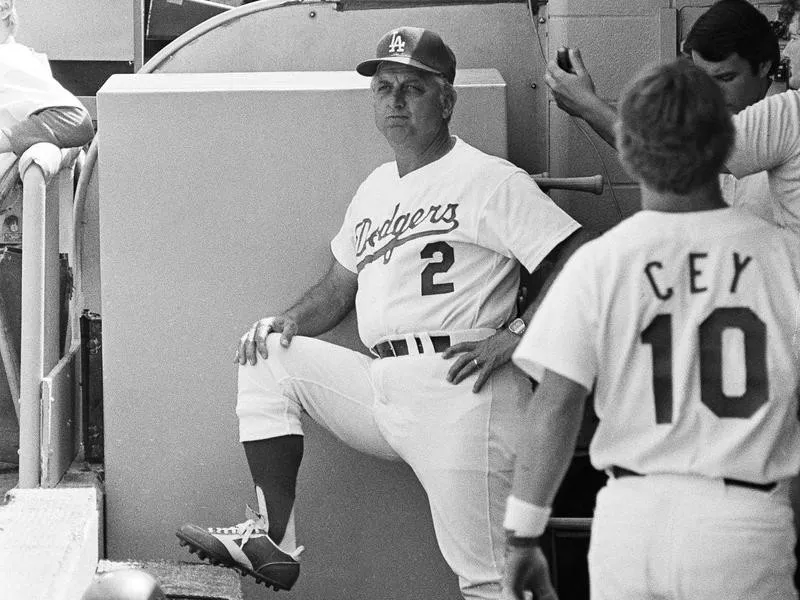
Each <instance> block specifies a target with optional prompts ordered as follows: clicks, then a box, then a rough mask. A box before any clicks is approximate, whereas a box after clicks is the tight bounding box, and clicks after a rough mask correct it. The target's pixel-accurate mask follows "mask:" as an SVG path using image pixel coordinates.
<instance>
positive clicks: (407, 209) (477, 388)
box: [178, 27, 581, 599]
mask: <svg viewBox="0 0 800 600" xmlns="http://www.w3.org/2000/svg"><path fill="white" fill-rule="evenodd" d="M376 56H377V58H374V59H370V60H366V61H364V62H362V63H360V64H359V65H358V67H357V71H358V72H359V73H360V74H362V75H365V76H368V77H371V78H372V85H371V88H372V94H373V104H374V111H375V122H376V125H377V127H378V129H379V131H380V132H381V133H382V134H383V135H384V137H385V138H386V140H387V142H388V143H389V145H390V146H391V147H392V149H393V150H394V153H395V158H396V160H395V161H394V162H391V163H387V164H384V165H382V166H380V167H378V168H377V169H376V170H375V171H374V172H373V173H372V174H371V175H370V176H369V177H368V178H367V179H366V180H365V181H364V182H363V184H362V185H361V186H360V187H359V189H358V191H357V192H356V194H355V196H354V197H353V200H352V202H351V204H350V206H349V208H348V209H347V213H346V214H345V216H344V222H343V224H342V227H341V229H340V231H339V233H338V234H337V235H336V237H335V238H334V239H333V241H332V242H331V251H332V260H331V265H330V268H329V270H328V272H327V274H326V275H325V276H324V277H323V278H322V280H321V281H320V282H319V283H318V284H317V285H315V286H314V287H313V288H311V289H310V290H309V291H308V292H307V293H306V294H305V295H304V296H303V297H302V299H301V300H300V301H299V302H297V303H296V304H294V305H293V306H292V307H291V308H289V309H288V310H286V311H285V312H284V313H282V314H280V315H277V316H274V317H270V318H265V319H261V320H260V321H258V322H257V323H255V324H254V325H253V326H252V327H251V328H250V329H249V331H247V332H246V333H245V334H244V335H243V336H242V338H241V340H240V343H239V348H238V358H237V360H238V363H239V365H240V367H239V391H238V402H237V406H236V412H237V415H238V417H239V423H240V440H241V441H242V442H243V444H244V449H245V454H246V456H247V460H248V464H249V466H250V470H251V473H252V475H253V480H254V482H255V486H256V496H257V499H258V514H253V515H251V517H252V518H250V519H248V520H247V521H246V522H245V523H242V524H240V525H237V526H234V527H231V528H211V529H203V528H200V527H196V526H194V525H186V526H184V527H182V528H181V529H180V531H179V532H178V537H179V538H180V539H181V540H182V541H183V542H184V543H186V544H188V545H189V547H190V549H192V550H194V551H198V552H199V553H200V556H204V557H208V558H209V559H210V560H211V561H212V562H219V563H221V564H224V565H227V566H232V567H235V568H238V569H240V570H242V571H243V572H245V573H248V574H250V575H252V576H253V577H255V578H256V579H257V580H258V581H261V582H263V583H265V584H267V585H273V586H275V587H277V588H283V589H289V588H291V586H292V584H293V583H294V582H295V580H296V579H297V576H298V573H299V567H298V564H297V562H296V555H295V554H293V552H292V551H291V549H290V548H287V545H291V544H290V543H287V542H286V541H285V540H284V536H285V535H286V532H287V526H289V523H290V519H291V515H292V505H293V501H294V493H295V482H296V478H297V471H298V467H299V465H300V459H301V457H302V453H303V437H302V435H303V431H302V429H301V424H300V414H301V413H302V412H306V413H308V414H309V415H310V416H311V417H312V418H314V419H315V420H316V421H317V422H319V423H320V424H322V425H323V426H324V427H326V428H327V429H329V430H330V431H331V432H332V433H333V434H334V435H335V436H337V437H338V438H339V439H341V440H342V441H344V442H345V443H347V444H349V445H350V446H352V447H353V448H356V449H358V450H361V451H363V452H367V453H370V454H372V455H375V456H379V457H383V458H386V459H390V460H403V461H406V462H407V463H408V464H409V465H410V466H411V467H412V468H413V470H414V472H415V473H416V475H417V476H418V477H419V480H420V482H421V483H422V485H423V487H424V488H425V491H426V492H427V495H428V498H429V500H430V506H431V513H432V516H433V523H434V528H435V531H436V536H437V539H438V542H439V547H440V548H441V551H442V554H443V556H444V558H445V559H446V560H447V562H448V564H449V565H450V567H451V568H452V570H453V571H454V572H455V573H456V575H457V576H458V578H459V582H460V586H461V590H462V593H463V596H464V597H465V598H482V599H489V598H499V597H500V582H501V576H502V564H503V552H504V541H505V538H504V532H503V529H502V514H503V507H504V502H505V498H506V496H507V495H508V492H509V491H510V485H511V479H510V477H511V472H512V462H513V440H512V437H513V432H514V431H515V423H516V421H517V420H518V419H519V418H520V417H521V415H522V411H523V410H524V408H525V407H526V406H527V404H528V401H529V400H530V396H531V384H530V381H529V380H528V379H527V378H526V377H525V375H524V374H523V373H522V372H521V371H520V370H519V369H517V368H516V367H514V366H513V365H512V364H511V363H510V358H511V354H512V352H513V350H514V348H515V347H516V345H517V343H518V342H519V340H520V336H521V334H522V331H523V330H524V328H525V324H526V323H527V322H528V320H529V319H530V317H531V315H532V314H533V311H534V310H535V305H536V302H535V301H534V302H533V304H531V306H530V307H529V308H527V309H526V311H525V312H524V314H522V315H518V314H517V312H516V298H517V292H518V288H519V283H520V280H519V270H520V269H519V265H520V264H522V265H523V266H524V267H525V269H527V270H528V271H531V272H532V271H533V270H535V269H536V268H537V266H538V265H539V264H540V263H541V262H542V261H543V260H544V259H545V258H546V257H548V256H549V257H550V258H551V259H553V260H555V262H556V265H557V266H556V270H558V268H560V262H563V261H564V260H565V259H566V257H567V256H568V255H569V254H570V253H571V252H572V251H573V250H574V249H575V248H576V247H577V246H578V245H579V244H580V239H579V238H580V237H581V234H580V233H579V229H580V227H579V225H578V224H577V223H576V222H575V221H573V220H572V219H571V218H570V217H569V216H568V215H567V214H565V213H564V212H563V211H561V210H560V209H559V208H558V207H557V206H556V205H555V204H554V203H553V202H552V201H551V200H550V199H549V198H548V197H547V196H546V195H544V194H543V193H542V192H541V190H539V188H538V187H537V186H536V185H535V183H534V182H533V181H532V180H531V178H530V177H529V176H528V174H527V173H525V172H524V171H523V170H521V169H519V168H517V167H515V166H514V165H512V164H510V163H509V162H507V161H505V160H502V159H499V158H496V157H493V156H489V155H486V154H484V153H482V152H480V151H479V150H477V149H475V148H473V147H472V146H470V145H469V144H467V143H466V142H464V141H463V140H461V139H459V138H457V137H454V136H452V135H451V134H450V132H449V126H448V123H449V121H450V116H451V115H452V113H453V110H454V107H455V103H456V92H455V90H454V88H453V80H454V78H455V72H456V60H455V56H454V55H453V53H452V51H451V50H450V48H449V47H448V46H447V45H445V43H444V42H443V41H442V39H441V38H440V37H439V36H438V35H436V34H435V33H433V32H431V31H427V30H423V29H419V28H413V27H400V28H397V29H394V30H392V31H390V32H388V33H387V34H386V35H384V36H383V37H382V38H381V40H380V42H379V43H378V48H377V55H376ZM352 308H355V310H356V314H357V317H358V327H359V334H360V337H361V339H362V341H363V342H364V344H365V346H366V347H367V348H369V349H371V351H372V354H373V355H374V357H368V356H365V355H363V354H360V353H357V352H353V351H350V350H347V349H344V348H340V347H337V346H334V345H331V344H329V343H325V342H322V341H319V340H316V339H313V337H314V336H317V335H319V334H321V333H323V332H325V331H327V330H329V329H331V328H332V327H334V326H335V325H336V324H337V323H339V322H340V321H341V320H342V319H343V318H344V317H345V316H346V315H347V314H348V312H349V311H350V310H351V309H352ZM291 529H292V528H291V526H289V530H290V531H291ZM279 546H281V547H283V550H282V549H280V548H279Z"/></svg>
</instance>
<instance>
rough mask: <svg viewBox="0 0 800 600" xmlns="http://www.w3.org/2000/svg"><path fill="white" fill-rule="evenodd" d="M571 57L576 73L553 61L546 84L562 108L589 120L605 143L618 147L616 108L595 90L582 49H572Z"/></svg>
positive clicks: (546, 71)
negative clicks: (615, 132) (616, 142)
mask: <svg viewBox="0 0 800 600" xmlns="http://www.w3.org/2000/svg"><path fill="white" fill-rule="evenodd" d="M569 57H570V61H571V62H572V68H573V71H574V73H569V72H567V71H564V70H563V69H562V68H561V67H559V66H558V64H557V63H556V61H554V60H551V61H550V62H549V63H547V69H546V70H545V74H544V80H545V83H547V85H548V86H550V90H551V91H552V93H553V98H554V99H555V101H556V104H557V105H558V107H559V108H560V109H561V110H563V111H564V112H566V113H568V114H570V115H573V116H576V117H580V118H581V119H583V120H584V121H586V122H587V123H588V124H589V126H590V127H591V128H592V129H594V130H595V131H596V132H597V134H598V135H599V136H600V137H601V138H603V140H605V142H606V143H608V144H609V145H610V146H611V147H612V148H613V147H616V144H615V138H614V124H615V123H616V121H617V111H616V110H614V108H613V107H612V106H611V105H610V104H608V103H607V102H605V101H604V100H602V99H601V98H600V96H598V95H597V93H596V92H595V87H594V81H593V80H592V76H591V75H590V74H589V71H588V70H587V69H586V66H585V65H584V64H583V58H581V52H580V50H578V49H577V48H570V50H569Z"/></svg>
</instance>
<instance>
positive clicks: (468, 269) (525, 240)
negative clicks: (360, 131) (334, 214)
mask: <svg viewBox="0 0 800 600" xmlns="http://www.w3.org/2000/svg"><path fill="white" fill-rule="evenodd" d="M579 227H580V226H579V225H578V223H577V222H575V221H574V220H573V219H572V218H570V217H569V216H568V215H567V214H566V213H565V212H564V211H562V210H561V209H560V208H558V206H556V204H555V203H554V202H553V201H552V200H551V199H550V198H548V197H547V196H546V195H545V194H544V193H543V192H542V191H541V190H540V189H539V187H538V186H537V185H536V184H535V183H534V181H533V180H532V179H531V177H530V176H529V175H528V174H527V173H525V171H523V170H522V169H520V168H518V167H515V166H514V165H512V164H511V163H509V162H508V161H505V160H503V159H501V158H497V157H495V156H490V155H488V154H484V153H483V152H481V151H479V150H477V149H476V148H473V147H472V146H470V145H469V144H467V143H465V142H464V141H462V140H460V139H458V138H456V142H455V146H454V147H453V148H452V149H451V150H450V152H448V153H447V154H446V155H445V156H444V157H442V158H440V159H439V160H437V161H434V162H433V163H431V164H429V165H426V166H424V167H422V168H420V169H417V170H415V171H412V172H411V173H408V174H407V175H405V176H404V177H402V178H401V177H399V176H398V172H397V165H396V163H394V162H391V163H386V164H384V165H382V166H380V167H378V168H377V169H376V170H375V171H373V172H372V174H371V175H370V176H369V177H368V178H367V179H366V180H365V181H364V183H363V184H362V185H361V186H360V187H359V189H358V192H357V193H356V195H355V197H354V198H353V200H352V202H351V204H350V206H349V208H348V210H347V214H346V216H345V219H344V223H343V224H342V227H341V229H340V231H339V233H338V234H337V235H336V237H335V238H334V239H333V241H332V242H331V249H332V251H333V254H334V256H335V257H336V260H338V261H339V262H340V263H341V264H342V265H343V266H344V267H345V268H347V269H349V270H350V271H352V272H354V273H358V294H357V297H356V311H357V314H358V325H359V333H360V336H361V339H362V341H363V342H364V344H366V345H367V347H371V346H373V345H374V344H375V343H376V342H378V341H379V340H381V339H382V338H387V337H395V336H398V335H402V334H406V333H413V332H433V331H453V330H469V329H479V328H489V329H497V328H499V327H501V326H502V325H503V324H505V323H506V322H507V321H508V320H509V319H510V318H512V317H513V316H514V311H515V301H516V297H517V290H518V287H519V268H518V267H519V263H522V264H523V265H524V266H525V268H526V269H528V270H529V271H533V270H534V269H535V268H536V267H537V266H538V264H539V263H540V262H541V260H542V259H543V258H544V257H545V256H547V254H548V253H549V252H550V251H551V250H552V249H553V248H555V247H556V246H557V245H558V244H559V243H560V242H561V241H563V240H564V239H565V238H567V237H568V236H569V235H570V234H571V233H572V232H574V231H575V230H577V229H578V228H579Z"/></svg>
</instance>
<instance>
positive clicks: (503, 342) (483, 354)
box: [442, 329, 520, 393]
mask: <svg viewBox="0 0 800 600" xmlns="http://www.w3.org/2000/svg"><path fill="white" fill-rule="evenodd" d="M519 340H520V338H519V336H517V335H514V334H513V333H511V332H510V331H508V330H507V329H500V330H498V332H497V333H495V334H494V335H492V336H490V337H488V338H486V339H484V340H481V341H479V342H461V343H460V344H453V345H452V346H450V347H449V348H448V349H447V350H445V351H444V352H443V353H442V357H443V358H445V359H447V358H452V357H453V356H456V355H458V354H460V355H461V356H459V357H458V358H457V359H456V360H455V361H454V362H453V364H452V365H451V366H450V370H448V371H447V381H449V382H450V383H452V384H457V383H461V382H462V381H463V380H464V379H466V378H467V377H469V376H470V375H472V374H473V373H475V372H477V373H478V378H477V379H476V380H475V385H473V386H472V391H473V392H475V393H477V392H479V391H480V390H481V388H482V387H483V384H485V383H486V382H487V381H488V380H489V377H490V376H491V375H492V373H493V372H494V371H495V370H496V369H499V368H500V367H502V366H503V365H504V364H506V363H507V362H508V361H509V360H511V355H512V354H513V353H514V349H515V348H516V347H517V344H519Z"/></svg>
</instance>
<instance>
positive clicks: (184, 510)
mask: <svg viewBox="0 0 800 600" xmlns="http://www.w3.org/2000/svg"><path fill="white" fill-rule="evenodd" d="M368 85H369V80H368V79H366V78H363V77H360V76H358V75H356V74H355V73H353V72H344V73H343V72H326V73H249V74H248V73H231V74H214V75H212V74H161V75H130V76H120V75H118V76H115V77H113V78H112V79H111V80H109V82H108V83H107V84H106V85H105V86H104V87H103V88H102V89H101V90H100V93H99V94H98V113H99V118H100V120H101V122H102V124H103V129H102V143H103V147H102V151H101V152H100V158H99V161H100V170H99V173H100V189H101V190H102V203H101V205H100V237H101V239H102V242H103V243H102V247H101V254H100V262H101V273H102V278H103V303H102V313H103V343H104V347H103V362H104V384H105V414H106V430H105V436H106V449H105V457H106V494H107V495H106V518H107V523H106V526H107V551H108V554H109V557H110V558H113V559H123V558H137V559H159V558H163V559H175V558H179V559H188V558H189V554H188V553H187V552H186V550H185V549H183V548H180V547H179V546H178V544H177V540H176V538H175V537H174V531H175V529H176V527H177V526H178V525H180V524H181V523H182V522H184V521H187V520H188V521H193V522H196V523H200V524H209V525H231V524H234V523H237V522H240V521H242V520H243V511H244V505H245V502H248V501H249V502H251V503H252V502H253V494H252V487H251V486H252V483H251V480H250V476H249V472H248V470H247V467H246V462H245V459H244V454H243V452H242V450H241V447H240V445H239V444H238V441H237V422H236V417H235V415H234V412H233V408H234V402H235V378H236V368H235V367H234V365H233V357H234V350H235V346H236V343H237V341H238V339H239V336H240V335H241V333H242V332H243V330H244V329H245V328H246V327H247V326H249V324H250V323H252V322H253V321H255V320H256V319H258V318H260V317H262V316H266V315H270V314H273V313H275V312H277V311H279V310H281V309H282V308H285V307H286V306H287V304H289V303H290V302H292V301H293V300H295V299H296V298H297V296H298V295H299V294H300V293H301V292H302V291H303V290H304V289H306V288H307V287H308V286H309V285H310V284H312V283H313V282H314V281H316V280H317V279H318V278H319V277H320V276H321V275H322V273H323V272H324V270H325V269H326V268H327V260H328V255H329V254H328V253H329V250H328V242H329V240H330V238H331V237H332V236H333V234H334V233H335V232H336V231H337V230H338V228H339V226H340V224H341V219H342V216H343V213H344V209H345V207H346V205H347V203H348V202H349V200H350V197H351V196H352V194H353V193H354V191H355V190H356V188H357V186H358V184H359V183H360V182H361V181H362V180H363V178H364V177H365V176H366V175H367V174H368V173H369V172H370V171H371V170H372V169H373V168H374V167H375V166H377V165H378V164H380V163H381V162H384V161H386V160H389V159H390V158H391V154H390V151H389V148H388V146H387V145H386V143H385V141H384V140H383V138H382V137H381V135H380V133H379V132H378V131H377V130H376V129H375V126H374V123H373V116H372V108H371V99H370V93H369V90H368ZM456 88H457V90H458V94H459V100H458V105H457V107H456V113H455V116H454V120H453V130H454V132H456V133H457V134H458V135H460V136H462V137H463V138H464V139H466V140H467V141H469V142H471V143H473V144H475V145H477V146H478V147H480V148H482V149H484V150H486V151H487V152H490V153H493V154H498V155H505V153H506V147H507V138H506V129H505V124H506V113H505V105H506V97H505V85H504V83H503V80H502V78H501V77H500V75H499V73H498V72H497V71H495V70H463V71H461V72H460V73H459V76H458V77H457V79H456ZM352 325H353V324H352V322H350V323H349V324H347V326H345V327H344V328H342V329H341V330H340V331H338V332H336V334H335V335H334V336H332V337H333V338H334V339H335V340H336V341H338V342H339V343H343V344H345V345H355V346H357V345H358V344H357V342H356V341H355V338H354V336H353V334H352ZM307 433H308V434H309V435H308V436H307V441H306V444H307V451H306V456H305V460H304V465H303V468H302V470H301V480H300V484H299V490H298V498H299V499H298V503H297V537H298V541H299V542H300V543H302V544H305V545H306V546H307V547H308V548H309V550H308V554H307V557H306V559H305V560H304V562H303V567H302V569H303V574H302V576H301V579H300V581H299V582H298V584H297V586H296V588H295V590H294V591H293V592H291V593H290V594H284V596H285V597H287V598H298V599H300V598H303V599H312V598H313V599H318V598H325V599H326V600H336V599H341V600H357V599H361V598H363V599H364V600H403V599H408V600H412V599H414V600H417V599H419V598H431V599H444V598H456V597H458V589H457V584H456V581H455V578H454V576H453V575H452V574H451V573H450V572H449V570H448V569H447V567H446V565H445V564H444V562H443V560H442V558H441V556H440V555H439V552H438V549H437V547H436V545H435V541H434V537H433V532H432V526H431V524H430V517H429V515H428V508H427V502H426V499H425V497H424V494H423V492H422V490H421V488H420V487H419V485H418V484H417V483H416V480H415V479H414V477H413V475H412V474H411V472H410V471H409V469H408V468H407V467H405V466H404V465H401V464H394V463H387V462H382V461H378V460H376V459H372V458H369V457H365V456H362V455H359V454H357V453H356V452H354V451H351V450H349V449H348V448H346V447H344V446H343V445H342V444H340V443H339V442H337V441H335V440H334V439H333V438H332V437H330V436H328V434H326V433H325V432H323V431H322V430H321V429H320V428H318V427H316V426H313V425H311V424H309V425H308V427H307ZM264 593H265V592H264V589H263V588H260V589H256V588H255V587H254V586H250V589H249V590H248V595H249V597H252V598H256V597H263V595H264Z"/></svg>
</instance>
